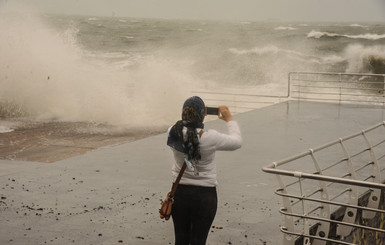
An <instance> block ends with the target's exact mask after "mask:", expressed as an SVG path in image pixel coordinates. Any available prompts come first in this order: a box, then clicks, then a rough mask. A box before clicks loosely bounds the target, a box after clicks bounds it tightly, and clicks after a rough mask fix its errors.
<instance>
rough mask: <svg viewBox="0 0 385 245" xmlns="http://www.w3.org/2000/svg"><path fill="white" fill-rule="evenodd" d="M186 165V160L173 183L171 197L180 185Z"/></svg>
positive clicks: (200, 133)
mask: <svg viewBox="0 0 385 245" xmlns="http://www.w3.org/2000/svg"><path fill="white" fill-rule="evenodd" d="M203 133H204V131H203V130H201V131H199V137H202V134H203ZM186 167H187V163H186V162H183V165H182V168H181V169H180V171H179V174H178V177H177V178H176V180H175V182H174V183H172V188H171V191H170V193H169V196H170V197H173V196H174V195H175V192H176V188H177V187H178V185H179V182H180V179H181V178H182V176H183V173H184V171H185V170H186Z"/></svg>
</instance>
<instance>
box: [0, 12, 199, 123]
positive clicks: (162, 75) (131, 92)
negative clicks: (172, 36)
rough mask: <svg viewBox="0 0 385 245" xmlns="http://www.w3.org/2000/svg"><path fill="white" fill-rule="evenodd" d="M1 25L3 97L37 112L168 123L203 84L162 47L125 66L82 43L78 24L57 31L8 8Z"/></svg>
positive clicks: (50, 115)
mask: <svg viewBox="0 0 385 245" xmlns="http://www.w3.org/2000/svg"><path fill="white" fill-rule="evenodd" d="M0 29H1V31H2V33H1V35H0V53H1V56H2V57H1V59H0V74H1V76H2V78H1V90H0V97H1V98H3V99H5V100H7V101H10V102H12V103H14V104H17V105H20V106H22V107H23V108H24V110H26V111H28V112H29V113H30V114H32V115H34V116H35V117H37V118H41V119H52V118H54V119H58V120H64V121H94V122H106V123H111V124H124V125H132V126H152V125H157V126H159V125H162V124H166V125H168V124H170V122H174V121H176V120H177V119H178V114H176V113H175V111H179V110H180V105H181V104H183V101H184V100H185V99H186V98H187V96H188V95H189V93H190V91H191V90H192V89H191V86H193V84H196V83H198V81H196V80H195V79H194V78H193V77H192V75H190V72H189V70H186V69H187V68H186V67H184V66H183V65H180V62H179V60H173V59H171V58H169V57H163V56H162V55H161V54H160V55H158V56H152V57H145V59H143V60H142V61H141V62H142V63H141V64H140V65H139V66H138V67H136V68H135V70H133V69H131V71H127V70H118V69H117V67H116V66H115V65H116V64H114V63H107V62H103V60H100V59H98V60H95V59H94V58H93V57H91V56H89V53H87V52H85V51H84V50H82V48H81V46H80V45H78V44H77V38H76V35H77V32H76V28H75V29H74V28H73V27H70V28H69V29H70V30H68V31H67V32H66V33H64V34H63V33H60V32H57V31H56V30H53V29H52V28H51V27H48V26H47V25H46V24H45V23H43V22H42V20H40V19H39V18H38V17H37V16H35V15H34V14H32V13H30V14H28V15H25V14H24V13H18V12H8V13H2V14H1V15H0ZM85 54H86V55H85ZM87 54H88V55H87ZM107 55H109V54H107ZM111 55H112V56H114V55H116V54H111ZM127 58H128V59H129V58H130V57H127Z"/></svg>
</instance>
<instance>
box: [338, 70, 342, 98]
mask: <svg viewBox="0 0 385 245" xmlns="http://www.w3.org/2000/svg"><path fill="white" fill-rule="evenodd" d="M339 76H340V82H339V84H340V104H341V100H342V88H341V86H342V74H341V73H339Z"/></svg>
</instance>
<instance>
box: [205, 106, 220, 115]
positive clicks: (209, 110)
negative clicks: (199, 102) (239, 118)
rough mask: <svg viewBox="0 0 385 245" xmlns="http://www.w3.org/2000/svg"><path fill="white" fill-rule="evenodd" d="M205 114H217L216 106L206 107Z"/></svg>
mask: <svg viewBox="0 0 385 245" xmlns="http://www.w3.org/2000/svg"><path fill="white" fill-rule="evenodd" d="M206 114H207V115H216V116H218V115H219V109H218V107H206Z"/></svg>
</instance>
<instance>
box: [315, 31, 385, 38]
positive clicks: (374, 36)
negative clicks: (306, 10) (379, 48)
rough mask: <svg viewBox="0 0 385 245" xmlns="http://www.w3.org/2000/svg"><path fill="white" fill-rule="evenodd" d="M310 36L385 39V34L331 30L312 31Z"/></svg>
mask: <svg viewBox="0 0 385 245" xmlns="http://www.w3.org/2000/svg"><path fill="white" fill-rule="evenodd" d="M307 37H308V38H316V39H319V38H322V37H345V38H352V39H366V40H379V39H384V38H385V34H382V35H379V34H371V33H366V34H360V35H344V34H337V33H330V32H320V31H314V30H313V31H311V32H310V33H309V34H307Z"/></svg>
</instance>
